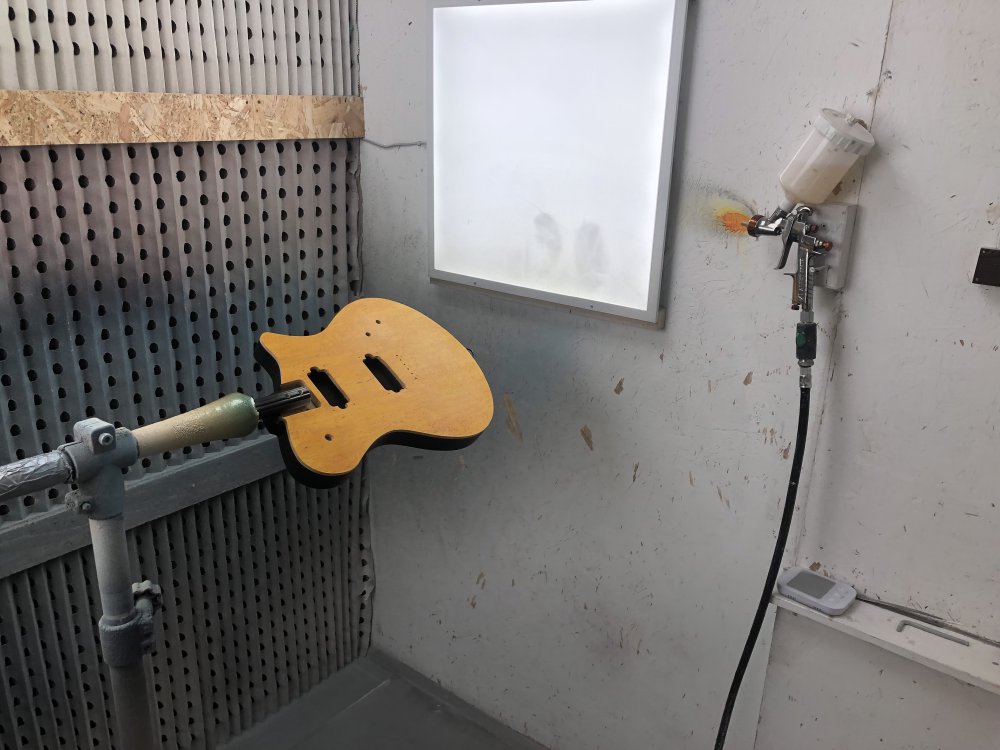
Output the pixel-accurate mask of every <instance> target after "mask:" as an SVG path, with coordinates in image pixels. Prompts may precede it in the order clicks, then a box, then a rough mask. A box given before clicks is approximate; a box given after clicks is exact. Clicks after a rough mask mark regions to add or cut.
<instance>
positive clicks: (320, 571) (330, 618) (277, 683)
mask: <svg viewBox="0 0 1000 750" xmlns="http://www.w3.org/2000/svg"><path fill="white" fill-rule="evenodd" d="M366 504H367V490H366V488H365V487H364V486H363V485H362V483H361V482H351V483H350V484H349V485H345V486H343V487H341V488H339V489H336V490H309V489H306V488H304V487H302V486H301V485H298V484H296V483H295V482H294V481H293V480H292V479H291V478H290V477H289V476H288V475H287V474H278V475H274V476H272V477H270V478H268V479H265V480H262V481H260V482H257V483H255V484H252V485H249V486H247V487H244V488H241V489H239V490H237V491H235V492H229V493H226V494H224V495H222V496H220V497H217V498H215V499H212V500H209V501H207V502H204V503H200V504H198V505H196V506H193V507H191V508H188V509H187V510H185V511H182V512H180V513H176V514H174V515H172V516H168V517H166V518H163V519H160V520H159V521H156V522H154V523H152V524H148V525H146V526H144V527H141V528H140V529H137V530H136V531H135V532H133V533H131V534H130V547H131V550H132V558H133V565H134V566H135V567H136V570H139V571H141V572H142V575H143V576H148V577H150V578H153V579H154V580H157V581H159V582H160V584H161V585H162V586H163V590H164V603H165V606H166V611H165V612H163V613H161V615H159V616H158V620H159V626H160V627H159V636H158V643H157V653H156V655H155V656H154V658H153V675H152V679H153V683H154V685H155V690H154V695H155V698H156V701H157V704H158V706H157V710H158V712H159V722H160V727H161V733H162V742H163V747H164V748H178V747H183V748H213V747H216V746H218V745H219V744H220V743H222V742H225V741H226V740H227V739H228V738H230V737H232V736H234V735H236V734H238V733H240V732H241V731H243V730H245V729H246V728H248V727H249V726H251V725H252V724H253V723H255V722H257V721H259V720H260V719H261V718H263V717H264V716H266V715H268V714H270V713H273V712H274V711H275V710H277V709H278V708H280V707H281V706H283V705H285V704H287V703H288V702H289V701H291V700H294V699H295V698H296V697H297V696H299V695H301V694H302V693H304V692H305V691H306V690H308V689H309V688H310V687H312V686H313V685H315V684H316V683H317V682H318V681H320V680H322V679H323V678H324V677H326V676H328V675H330V674H331V673H332V672H334V671H336V670H337V669H338V668H339V667H341V666H343V665H344V664H346V663H348V662H350V661H351V660H353V659H354V658H355V657H356V656H357V655H358V654H359V652H360V651H361V650H362V649H363V648H365V647H366V645H367V641H368V637H369V631H368V621H369V617H368V605H369V595H370V585H369V583H370V581H369V570H370V565H369V559H368V556H367V544H368V540H367V537H366V528H367V526H366V522H365V520H364V518H365V515H366ZM343 592H351V593H350V595H348V596H345V595H343ZM99 603H100V598H99V594H98V592H97V586H96V581H95V578H94V570H93V558H92V556H91V554H90V551H89V549H87V550H81V551H78V552H74V553H71V554H68V555H65V556H63V557H61V558H57V559H55V560H51V561H50V562H48V563H46V564H44V565H41V566H38V567H36V568H32V569H29V570H26V571H24V572H22V573H18V574H16V575H14V576H12V577H9V578H5V579H2V580H0V653H2V658H0V680H2V687H0V747H2V748H3V750H15V749H16V750H22V749H23V748H32V749H33V750H49V749H51V750H56V749H57V748H67V747H71V748H84V747H86V748H112V747H116V744H115V742H114V738H113V728H114V726H115V724H114V721H113V713H112V711H113V703H112V699H111V696H110V693H109V684H108V682H107V678H106V676H105V673H104V671H103V669H102V666H101V664H100V657H99V654H100V647H99V640H98V635H97V628H96V625H95V622H96V618H97V616H98V609H99Z"/></svg>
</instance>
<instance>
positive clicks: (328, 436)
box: [323, 435, 333, 440]
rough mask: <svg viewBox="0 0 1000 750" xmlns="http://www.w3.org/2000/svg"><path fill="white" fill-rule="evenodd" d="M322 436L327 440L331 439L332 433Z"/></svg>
mask: <svg viewBox="0 0 1000 750" xmlns="http://www.w3.org/2000/svg"><path fill="white" fill-rule="evenodd" d="M323 437H324V438H326V439H327V440H333V435H324V436H323Z"/></svg>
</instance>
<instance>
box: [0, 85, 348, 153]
mask: <svg viewBox="0 0 1000 750" xmlns="http://www.w3.org/2000/svg"><path fill="white" fill-rule="evenodd" d="M364 128H365V125H364V102H363V100H362V99H361V97H354V96H263V95H252V96H231V95H225V94H158V93H136V92H122V91H114V92H113V91H92V92H84V91H21V90H9V91H0V146H40V145H52V144H84V143H100V144H111V143H178V142H189V141H245V140H262V141H268V140H284V139H295V138H310V139H312V138H319V139H328V138H360V137H361V136H363V135H364V132H365V130H364Z"/></svg>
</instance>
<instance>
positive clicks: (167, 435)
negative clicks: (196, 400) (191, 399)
mask: <svg viewBox="0 0 1000 750" xmlns="http://www.w3.org/2000/svg"><path fill="white" fill-rule="evenodd" d="M257 420H258V416H257V407H256V406H255V405H254V401H253V399H252V398H250V397H249V396H244V395H243V394H242V393H231V394H229V395H228V396H223V397H222V398H220V399H219V400H218V401H213V402H212V403H210V404H205V405H204V406H200V407H198V408H197V409H192V410H191V411H189V412H185V413H184V414H178V415H177V416H176V417H170V418H169V419H164V420H163V421H162V422H156V423H154V424H150V425H146V426H145V427H137V428H136V429H134V430H132V436H133V437H135V441H136V442H137V443H138V444H139V455H140V456H155V455H157V454H158V453H163V452H164V451H173V450H177V449H179V448H186V447H187V446H189V445H197V444H198V443H210V442H212V441H213V440H227V439H229V438H237V437H243V436H244V435H249V434H250V433H251V432H253V431H254V430H255V429H257Z"/></svg>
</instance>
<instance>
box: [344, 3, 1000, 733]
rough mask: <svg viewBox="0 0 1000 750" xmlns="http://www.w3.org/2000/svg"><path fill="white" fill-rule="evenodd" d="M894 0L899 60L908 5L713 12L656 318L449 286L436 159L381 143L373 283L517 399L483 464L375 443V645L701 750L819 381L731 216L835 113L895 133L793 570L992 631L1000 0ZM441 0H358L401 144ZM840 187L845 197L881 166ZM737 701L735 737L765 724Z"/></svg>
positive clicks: (592, 722)
mask: <svg viewBox="0 0 1000 750" xmlns="http://www.w3.org/2000/svg"><path fill="white" fill-rule="evenodd" d="M892 4H893V5H894V9H893V12H892V21H891V23H892V30H893V33H892V37H891V39H890V44H889V45H888V49H887V48H886V44H885V41H886V32H887V28H888V26H889V23H890V18H889V16H890V5H891V3H890V0H879V1H878V2H872V1H870V0H869V1H867V2H866V1H865V0H852V1H851V2H838V3H830V2H825V1H824V0H805V1H804V2H799V3H796V4H795V10H794V12H790V11H789V6H788V5H787V4H786V3H768V4H762V3H757V2H751V1H750V0H730V1H728V2H726V1H724V0H698V2H695V3H692V5H691V17H690V22H689V30H690V31H689V48H688V51H687V56H686V65H687V70H686V80H685V85H684V89H683V91H682V98H683V102H682V112H681V118H680V124H679V132H678V146H677V164H676V169H675V189H674V199H673V206H672V209H671V222H670V223H671V227H672V228H671V231H670V237H669V253H668V256H667V266H668V270H667V273H666V280H665V286H664V289H665V292H664V303H665V306H666V309H667V326H666V329H665V330H663V331H654V330H648V329H642V328H638V327H636V326H633V325H629V324H622V323H614V322H608V321H603V320H595V319H591V318H586V317H581V316H578V315H571V314H568V313H566V312H563V311H558V310H553V309H548V308H543V307H537V306H533V305H531V304H528V303H522V302H518V301H512V300H507V299H499V298H494V297H490V296H487V295H486V294H484V293H482V292H478V291H474V290H466V289H456V288H451V287H445V286H438V285H431V284H430V283H429V282H428V280H427V256H428V249H427V203H426V201H427V195H426V185H427V182H426V170H427V169H428V163H427V154H426V151H425V150H424V149H421V148H412V147H409V148H401V149H390V150H383V149H378V148H375V147H373V146H365V151H364V158H363V177H362V186H363V189H364V218H365V222H364V232H365V246H364V253H365V264H366V266H365V270H366V293H368V294H374V295H384V296H389V297H392V298H395V299H398V300H400V301H402V302H406V303H409V304H412V305H414V306H416V307H417V308H419V309H421V310H422V311H424V312H425V313H427V314H429V315H431V316H433V317H435V318H436V319H437V320H439V321H440V322H441V323H442V324H444V325H445V326H447V327H448V328H449V329H451V330H452V331H453V332H454V333H455V334H456V335H457V336H459V338H460V339H462V340H463V341H464V342H465V343H466V344H467V345H468V346H470V347H472V348H473V349H474V350H475V352H476V355H477V358H478V359H479V361H480V363H481V364H482V366H483V369H484V371H485V372H486V373H487V376H488V378H489V379H490V382H491V384H492V386H493V388H494V392H495V395H496V399H497V418H496V421H495V423H494V425H493V427H492V428H491V429H490V430H489V431H488V433H487V434H486V435H484V436H483V438H482V439H481V440H480V441H479V442H478V443H477V444H476V445H474V446H473V447H472V448H470V449H468V450H466V451H463V452H461V453H457V454H422V453H418V452H415V451H412V450H407V449H382V450H380V451H377V452H376V453H375V454H374V456H373V472H372V473H373V476H374V477H375V478H376V486H375V491H374V498H375V499H374V503H373V506H374V532H375V539H374V542H375V554H376V559H377V563H376V565H377V572H378V596H377V602H376V629H375V639H376V642H377V644H378V645H379V646H380V647H381V648H383V649H385V650H387V651H389V652H390V653H392V654H393V655H395V656H397V657H399V658H400V659H402V660H403V661H405V662H407V663H408V664H410V665H412V666H414V667H416V668H417V669H419V670H421V671H423V672H424V673H426V674H428V675H430V676H432V677H434V678H436V679H438V680H440V681H441V682H442V683H443V684H444V685H446V686H447V687H449V688H450V689H452V690H454V691H456V692H457V693H458V694H459V695H461V696H462V697H464V698H466V699H467V700H469V701H471V702H472V703H474V704H476V705H478V706H480V707H482V708H484V709H485V710H487V711H488V712H490V713H491V714H493V715H494V716H497V717H498V718H500V719H502V720H504V721H506V722H508V723H510V724H511V725H513V726H515V727H516V728H518V729H521V730H523V731H526V732H527V733H528V734H530V735H532V736H533V737H535V738H536V739H538V740H539V741H541V742H543V743H545V744H548V745H550V746H552V747H554V748H574V749H576V748H580V749H583V750H589V749H596V748H621V749H622V750H629V749H630V748H648V747H670V748H677V749H679V750H684V749H685V748H692V749H693V748H704V747H706V746H709V745H710V742H711V739H712V738H713V737H714V727H715V725H716V723H717V721H718V713H719V710H720V709H721V704H722V700H723V698H724V695H725V692H726V689H727V688H728V683H729V679H730V675H731V672H732V669H733V667H734V666H735V662H736V659H737V656H738V653H739V650H740V648H741V646H742V640H743V637H744V633H745V630H746V627H747V625H748V621H749V618H750V614H751V611H752V608H753V602H754V599H755V598H756V596H757V592H758V587H759V586H760V581H761V577H762V575H763V571H764V568H765V566H766V563H767V559H768V557H769V554H770V550H769V548H770V546H771V544H772V540H773V535H774V528H775V525H776V522H777V513H778V505H779V500H780V498H781V497H782V496H783V494H784V490H785V483H786V481H787V472H788V465H789V463H788V461H787V459H786V456H787V454H788V448H789V445H790V442H791V440H792V438H793V436H794V428H795V417H796V415H795V409H796V398H797V379H796V370H795V368H794V366H793V365H794V362H793V359H792V356H793V345H792V332H793V328H794V323H795V316H794V314H793V313H791V312H790V311H788V310H787V303H786V300H787V297H788V294H789V289H788V287H787V284H786V281H785V279H784V278H782V277H781V276H780V275H779V274H777V273H775V272H774V271H772V270H771V267H772V266H773V264H774V261H775V258H776V253H777V247H776V246H775V244H774V242H772V241H761V242H760V243H754V241H752V240H750V239H748V238H743V237H737V236H734V235H730V234H728V233H726V232H725V231H724V230H723V229H722V228H721V226H720V224H719V223H718V221H717V218H716V215H715V213H716V211H717V210H719V209H720V208H724V207H726V206H727V205H732V204H734V203H735V204H745V203H748V202H749V203H750V204H752V206H753V207H755V208H758V209H765V208H770V207H772V206H773V204H774V203H775V201H776V199H777V197H778V189H777V180H776V178H777V174H778V171H779V170H780V168H781V166H782V165H783V163H784V161H785V160H786V159H787V158H788V157H789V156H790V154H791V153H792V151H793V150H794V148H795V147H796V146H797V145H798V143H799V141H800V139H801V138H802V136H803V133H804V131H805V128H806V127H807V123H808V121H809V119H810V117H811V116H812V114H813V113H814V112H815V111H816V110H817V109H818V108H819V107H822V106H829V105H834V106H842V107H846V108H848V109H851V110H852V111H854V112H855V113H856V114H858V115H860V116H862V117H864V118H866V119H872V116H873V114H874V128H875V134H876V138H877V139H878V140H879V142H880V145H881V148H880V151H879V156H877V157H876V158H874V159H872V160H871V163H870V165H869V169H868V172H867V173H866V176H865V180H864V184H863V186H861V203H862V206H863V210H862V214H861V216H862V218H861V224H860V226H859V229H858V234H857V241H858V248H857V251H856V254H855V260H856V263H855V265H854V268H853V270H852V275H851V279H850V287H849V290H848V292H847V293H846V295H845V296H844V297H843V299H842V300H839V301H838V300H832V299H824V300H823V301H822V302H821V307H822V309H821V311H820V313H819V315H818V317H819V320H820V321H821V326H822V328H823V329H824V339H823V341H822V342H821V354H820V367H819V368H818V372H817V376H818V377H817V381H818V384H817V385H818V387H817V393H816V394H815V395H814V401H815V403H816V404H817V413H820V412H822V413H823V420H822V426H821V427H819V439H818V440H817V439H816V435H815V432H816V428H815V427H814V434H813V435H812V437H811V441H812V442H811V445H810V447H811V448H812V449H815V448H816V447H817V446H819V452H818V454H813V453H812V451H810V453H809V454H808V457H809V458H810V464H811V463H812V461H811V457H812V456H813V455H816V456H817V461H816V470H817V476H818V479H817V480H816V481H815V482H813V481H811V479H812V472H811V471H810V469H811V466H809V467H807V471H806V474H805V477H804V480H805V486H806V487H809V496H808V505H809V510H808V515H807V517H806V518H805V521H806V523H805V534H804V536H803V538H802V541H801V547H800V550H799V559H803V560H805V561H813V560H818V561H820V562H821V563H822V564H823V565H825V566H826V567H827V568H828V569H829V571H830V572H832V573H834V574H836V575H840V576H842V577H848V578H850V577H854V576H855V575H857V576H858V577H859V578H860V580H861V581H862V583H863V584H864V585H866V586H868V587H870V588H871V589H872V590H873V591H875V592H877V593H882V594H884V595H886V596H888V597H890V598H894V599H898V600H903V601H904V602H905V601H917V602H918V603H921V604H934V605H938V604H941V603H944V602H946V601H947V603H949V604H951V605H952V606H951V608H950V609H949V610H948V611H949V612H953V613H954V614H955V616H957V617H959V618H960V619H963V620H965V621H966V624H969V625H973V626H984V625H985V624H987V622H988V620H987V617H988V615H987V614H986V613H987V611H988V608H989V606H991V604H990V600H989V599H988V598H987V595H988V591H987V590H986V589H985V588H984V587H985V585H986V584H987V583H988V582H989V581H990V580H993V581H994V582H995V579H996V561H995V559H991V558H989V557H988V555H987V554H986V551H987V550H988V549H989V548H988V547H987V545H986V540H987V539H988V538H992V539H993V540H995V539H996V538H997V535H996V534H995V533H994V534H993V535H992V537H990V534H989V530H988V527H987V524H988V523H989V522H990V518H989V517H988V516H987V515H986V514H987V513H991V512H992V513H995V512H996V511H995V510H994V509H993V508H992V506H991V503H992V500H990V498H989V493H988V488H989V487H992V486H995V485H996V482H995V479H996V469H995V468H993V466H994V465H995V463H996V462H995V461H994V462H993V464H991V463H990V462H989V458H990V457H992V456H995V455H996V447H997V446H996V442H995V441H996V436H995V432H994V431H993V428H992V427H991V425H990V419H991V418H992V412H995V411H996V408H995V407H996V396H995V395H994V394H993V393H992V392H991V391H990V386H991V385H992V384H991V382H990V381H991V380H993V379H994V378H993V377H992V375H993V373H994V372H995V366H994V368H991V367H990V365H991V364H992V360H991V359H990V357H1000V354H997V353H995V352H993V351H992V347H993V345H994V341H993V339H995V338H996V334H995V331H996V330H1000V329H998V327H997V325H996V324H997V316H998V314H1000V310H998V305H1000V302H998V300H997V295H996V294H994V293H993V292H992V290H984V289H980V288H974V287H972V286H971V285H970V284H968V271H969V270H970V269H971V267H972V264H973V263H974V258H975V255H976V253H977V250H978V247H979V246H980V245H981V244H995V242H996V239H997V237H996V233H997V230H996V229H995V228H993V227H992V226H991V225H990V224H989V223H988V222H989V221H993V220H994V219H995V218H996V217H997V216H1000V210H998V211H997V214H996V216H994V215H993V214H991V213H989V211H990V210H991V209H992V207H991V206H989V205H988V204H989V201H998V202H1000V187H998V186H997V184H996V181H997V180H998V179H1000V170H997V169H995V168H993V167H996V166H1000V165H997V164H996V160H997V150H996V148H995V146H994V145H993V143H992V139H993V138H994V133H995V122H996V118H997V115H998V113H1000V106H998V105H997V103H996V96H997V92H998V88H997V86H996V80H995V76H994V74H993V71H995V70H996V69H997V66H996V62H997V61H996V59H995V56H996V55H997V54H1000V52H998V51H997V50H998V48H997V47H996V46H993V47H990V48H987V41H986V35H987V34H988V32H989V30H990V29H996V28H998V23H997V22H998V21H1000V16H998V11H997V10H996V9H994V8H993V7H992V5H991V4H990V3H989V2H988V0H978V1H977V2H970V3H960V2H955V3H948V4H942V3H935V2H933V0H912V1H910V2H905V1H904V0H895V2H894V3H892ZM423 5H424V4H423V3H422V2H414V1H413V0H396V1H393V0H365V2H362V3H361V5H360V27H361V28H360V31H361V71H362V81H363V84H364V86H365V92H364V93H365V96H366V107H367V122H368V129H369V135H370V137H371V138H373V139H374V140H377V141H379V142H382V143H391V142H399V141H414V140H422V139H426V138H427V136H428V128H427V106H428V101H427V90H426V81H427V74H426V68H425V65H426V55H427V52H428V50H427V24H426V18H425V14H424V9H423ZM939 29H940V31H939ZM976 50H978V52H976ZM883 54H885V55H886V59H885V68H886V69H887V70H891V71H892V78H891V80H885V81H883V82H882V83H881V85H880V74H881V71H882V69H883ZM977 55H979V57H977ZM980 59H981V60H983V61H985V63H986V64H985V65H980V63H979V62H977V60H980ZM963 65H965V66H969V67H963ZM886 78H888V76H886ZM972 78H978V79H979V80H978V81H975V82H973V81H971V79H972ZM976 85H979V94H978V95H977V96H975V97H974V98H973V94H972V93H970V92H972V91H973V88H974V86H976ZM765 87H766V88H765ZM959 89H961V90H959ZM876 99H877V105H876ZM883 106H884V107H885V109H883ZM970 108H971V109H970ZM907 118H910V120H907ZM991 123H992V125H991ZM608 147H613V144H608ZM986 167H991V169H987V168H986ZM845 187H846V191H845V193H843V194H842V197H844V198H846V199H851V198H852V197H853V196H854V195H856V193H857V190H858V188H859V185H858V184H857V182H852V183H851V184H849V185H847V186H845ZM994 188H996V189H994ZM991 191H992V193H991ZM953 194H954V195H955V196H956V197H955V198H951V197H950V196H952V195H953ZM727 201H728V203H727ZM953 207H954V210H955V211H957V213H952V208H953ZM909 259H914V260H915V261H916V262H915V263H914V265H913V266H912V267H910V266H907V265H906V264H907V262H908V260H909ZM841 301H842V302H843V305H844V307H843V309H844V310H846V311H847V312H846V313H845V314H843V315H840V312H839V311H840V309H841V308H840V306H839V303H840V302H841ZM838 321H839V330H838V332H837V341H836V348H835V349H834V348H833V347H832V346H831V341H830V334H831V331H832V330H835V329H837V323H838ZM967 331H971V332H970V333H968V334H967V335H966V332H967ZM991 336H992V337H993V338H991ZM959 340H964V341H965V346H962V345H961V344H960V343H953V342H958V341H959ZM855 347H857V348H856V349H855ZM831 355H833V356H834V359H832V360H831ZM998 361H1000V360H998ZM899 362H904V363H907V364H908V365H909V366H907V367H905V368H900V367H898V363H899ZM828 383H829V397H827V393H826V391H827V384H828ZM619 385H620V387H618V386H619ZM980 394H981V395H980ZM991 409H992V411H991ZM927 412H931V416H928V417H926V418H924V417H923V416H922V414H923V413H927ZM818 421H819V420H818V419H817V421H816V422H814V425H815V424H817V423H818ZM924 424H927V425H928V427H927V429H926V430H923V429H921V428H922V427H923V425H924ZM585 427H586V428H587V430H589V432H590V434H591V435H592V443H593V447H592V448H591V447H590V446H588V444H587V443H586V442H585V440H584V437H583V436H582V434H581V430H583V428H585ZM942 427H945V428H946V429H944V430H943V431H942V429H941V428H942ZM942 481H943V482H946V483H947V485H946V489H945V487H942V485H941V482H942ZM803 499H804V498H803ZM939 502H940V503H942V505H938V503H939ZM966 512H969V513H976V514H978V518H976V517H975V516H965V515H964V514H965V513H966ZM935 514H937V515H935ZM960 514H961V517H960ZM903 518H905V523H906V525H907V530H906V531H905V532H904V531H902V530H901V529H900V528H897V527H898V526H899V525H900V524H899V523H896V521H895V519H903ZM965 518H972V519H974V520H976V521H978V524H979V525H976V526H973V525H972V523H971V522H969V523H968V526H966V525H965V524H966V522H965V521H964V519H965ZM996 526H997V524H996V523H995V522H994V523H993V524H992V527H993V530H994V531H995V530H996ZM915 530H919V531H915ZM960 532H961V533H963V534H967V535H971V536H966V537H965V538H968V539H971V540H972V541H973V544H974V549H973V548H972V547H973V545H969V546H970V549H968V550H966V549H964V547H965V546H966V545H965V542H964V539H963V537H962V536H959V533H960ZM911 533H916V534H917V536H914V537H912V538H911V539H905V538H904V537H905V535H906V534H911ZM992 547H993V548H995V547H996V545H995V543H994V544H993V545H992ZM921 556H925V558H922V557H921ZM991 590H992V591H993V592H994V594H995V593H996V590H997V589H996V587H995V585H994V586H993V587H992V589H991ZM927 592H933V593H932V595H930V596H925V594H926V593H927ZM949 592H950V593H954V594H955V596H954V597H952V598H951V599H950V600H947V599H946V598H945V597H946V595H947V593H949ZM966 594H972V595H966ZM959 599H961V602H960V603H959ZM996 599H997V597H996V596H994V597H993V599H992V602H993V606H994V607H995V602H996ZM977 600H980V601H977ZM761 677H762V675H761V671H760V670H757V672H756V674H755V679H756V680H757V681H759V680H760V679H761ZM750 692H751V693H752V690H751V691H750ZM746 710H747V711H749V712H750V713H751V721H750V722H749V724H750V726H749V727H747V725H746V724H744V725H743V728H742V729H741V730H739V731H738V732H737V733H738V734H740V735H741V736H740V737H738V738H737V739H740V740H742V743H743V744H742V745H741V744H736V743H734V744H733V745H732V748H734V750H735V749H736V748H739V747H741V746H742V747H748V746H749V744H750V743H751V742H752V739H753V738H752V734H753V728H752V724H753V722H752V715H754V714H755V713H756V709H755V707H753V706H752V705H751V706H750V707H748V708H747V709H746ZM762 747H767V746H763V745H762ZM770 747H780V746H779V745H771V746H770Z"/></svg>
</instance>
